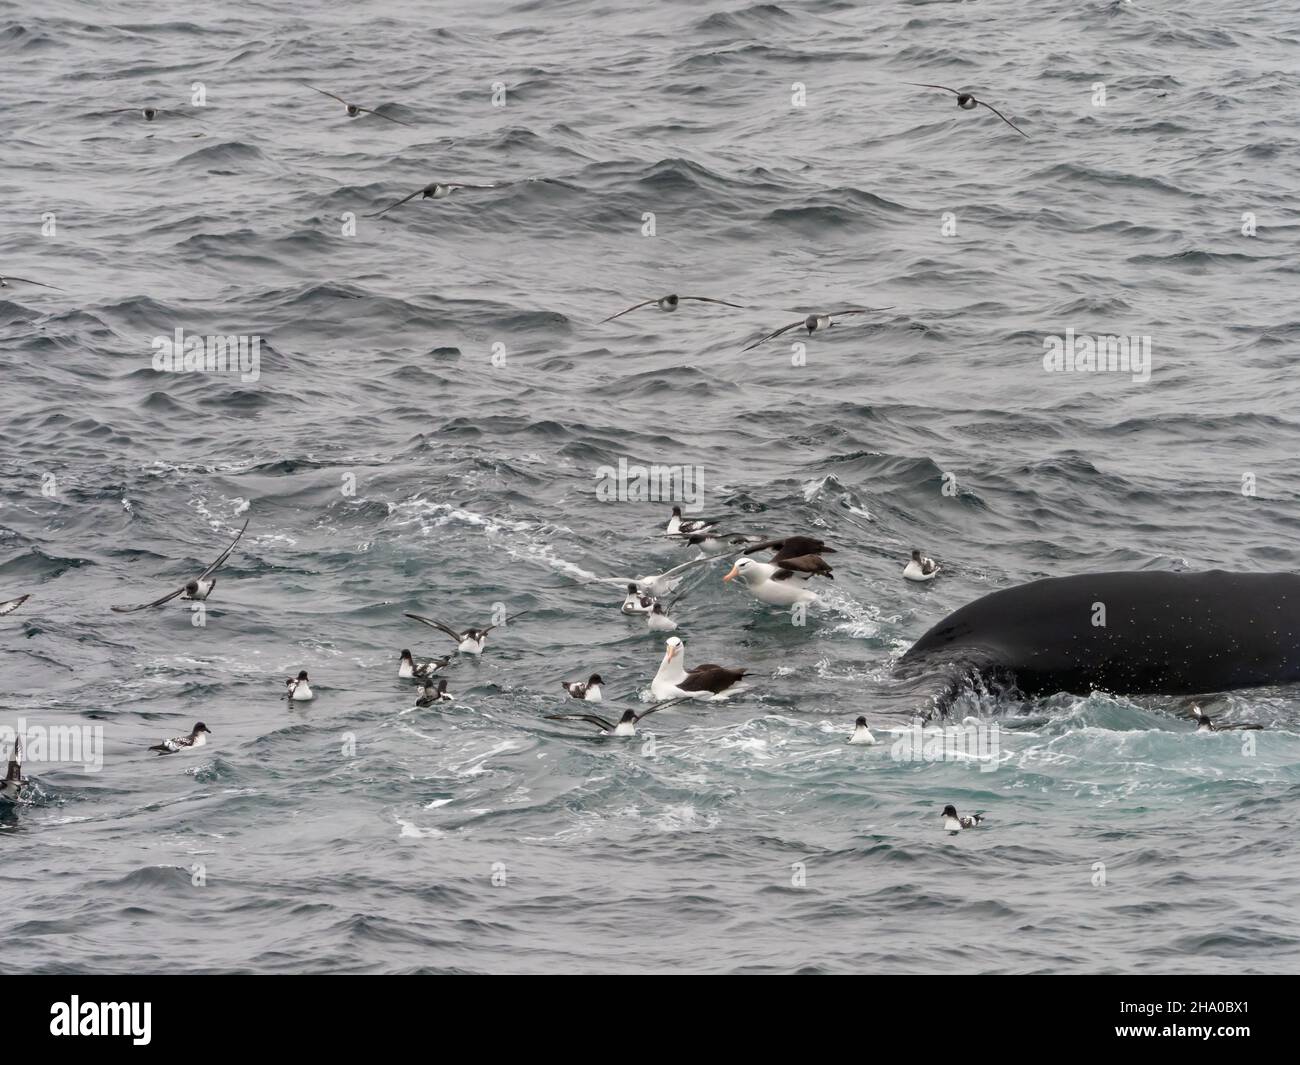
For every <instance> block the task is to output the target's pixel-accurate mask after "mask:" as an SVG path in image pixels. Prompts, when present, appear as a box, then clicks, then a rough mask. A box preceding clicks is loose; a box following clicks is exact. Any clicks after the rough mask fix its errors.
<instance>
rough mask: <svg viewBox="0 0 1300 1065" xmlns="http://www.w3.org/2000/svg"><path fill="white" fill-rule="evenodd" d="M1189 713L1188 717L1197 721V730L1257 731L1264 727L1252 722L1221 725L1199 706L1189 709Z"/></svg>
mask: <svg viewBox="0 0 1300 1065" xmlns="http://www.w3.org/2000/svg"><path fill="white" fill-rule="evenodd" d="M1187 715H1188V717H1190V718H1192V719H1193V720H1194V721H1195V722H1196V731H1197V732H1235V731H1242V732H1255V731H1260V730H1262V729H1263V728H1264V726H1263V725H1250V724H1239V725H1220V724H1218V723H1217V722H1214V721H1211V720H1210V715H1209V714H1207V713H1206V712H1205V711H1204V710H1202V709H1201V708H1200V707H1199V706H1193V707H1192V708H1191V709H1190V710H1188V711H1187Z"/></svg>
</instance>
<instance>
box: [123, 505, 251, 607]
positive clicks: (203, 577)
mask: <svg viewBox="0 0 1300 1065" xmlns="http://www.w3.org/2000/svg"><path fill="white" fill-rule="evenodd" d="M247 528H248V519H247V518H245V519H244V524H243V526H241V527H240V530H239V532H237V533H236V534H235V538H234V539H233V540H231V541H230V546H229V547H227V548H226V549H225V550H224V551H222V552H221V554H220V555H218V556H217V560H216V561H215V562H213V563H212V565H210V566H208V568H207V569H205V570H204V571H203V572H202V573H200V574H199V575H198V576H197V577H196V578H195V579H194V580H192V581H188V582H186V583H185V584H182V585H181V586H180V587H179V588H177V589H176V591H174V592H168V593H167V594H166V595H164V596H163V597H162V598H161V599H155V600H154V601H153V602H152V603H141V604H140V605H139V606H115V607H113V608H112V609H113V610H115V611H116V612H117V613H119V614H133V613H135V612H136V611H137V610H149V609H150V608H152V607H156V606H162V605H163V603H169V602H171V601H172V600H173V599H175V598H176V597H177V596H178V595H179V596H180V597H181V598H182V599H192V600H194V601H196V602H199V601H202V600H204V599H206V598H207V597H208V596H210V595H211V594H212V589H213V588H215V587H216V586H217V579H216V577H213V576H212V574H214V573H216V572H217V570H219V569H220V568H221V566H222V565H223V564H224V563H225V561H226V559H228V558H229V557H230V552H231V551H233V550H234V549H235V545H236V544H237V543H239V538H240V537H241V536H243V535H244V529H247Z"/></svg>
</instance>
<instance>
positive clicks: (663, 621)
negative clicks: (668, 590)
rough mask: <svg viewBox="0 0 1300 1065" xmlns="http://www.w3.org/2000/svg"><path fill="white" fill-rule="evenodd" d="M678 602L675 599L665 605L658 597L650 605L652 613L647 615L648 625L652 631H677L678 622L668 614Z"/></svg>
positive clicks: (646, 621)
mask: <svg viewBox="0 0 1300 1065" xmlns="http://www.w3.org/2000/svg"><path fill="white" fill-rule="evenodd" d="M676 602H677V600H676V599H674V600H673V601H672V603H669V604H668V605H667V606H664V604H663V603H661V602H660V601H659V600H658V599H656V600H655V601H654V603H653V604H652V605H651V607H650V613H648V614H647V615H646V616H645V623H646V627H647V628H649V629H650V631H651V632H676V631H677V622H676V621H674V620H673V619H672V618H671V617H669V615H668V611H670V610H671V609H672V608H673V603H676Z"/></svg>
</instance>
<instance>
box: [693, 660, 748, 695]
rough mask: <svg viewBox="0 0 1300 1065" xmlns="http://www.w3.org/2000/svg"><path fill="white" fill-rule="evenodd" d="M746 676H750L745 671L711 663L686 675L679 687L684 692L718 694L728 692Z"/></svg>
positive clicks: (697, 667) (698, 667)
mask: <svg viewBox="0 0 1300 1065" xmlns="http://www.w3.org/2000/svg"><path fill="white" fill-rule="evenodd" d="M744 676H748V674H747V673H746V672H745V670H743V669H726V668H724V667H722V666H715V665H713V664H712V663H710V664H709V665H705V666H696V667H695V668H694V669H692V670H691V671H690V672H689V673H687V674H686V677H685V678H684V679H683V680H682V682H681V683H680V684H678V685H677V687H679V688H681V690H682V691H684V692H713V693H715V694H716V693H718V692H721V691H726V689H728V688H730V687H731V686H732V685H733V684H735V683H736V682H737V681H738V680H740V678H741V677H744Z"/></svg>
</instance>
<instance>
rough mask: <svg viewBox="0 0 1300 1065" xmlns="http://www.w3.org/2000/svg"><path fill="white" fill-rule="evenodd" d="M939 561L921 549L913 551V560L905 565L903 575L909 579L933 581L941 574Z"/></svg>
mask: <svg viewBox="0 0 1300 1065" xmlns="http://www.w3.org/2000/svg"><path fill="white" fill-rule="evenodd" d="M939 569H940V566H939V563H937V562H936V561H935V560H934V559H932V558H927V557H926V556H925V555H923V554H921V552H920V551H915V550H914V551H913V552H912V561H910V562H909V563H908V564H907V565H906V566H904V567H903V576H904V577H906V578H907V579H908V580H909V581H932V580H934V579H935V577H937V576H939Z"/></svg>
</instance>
